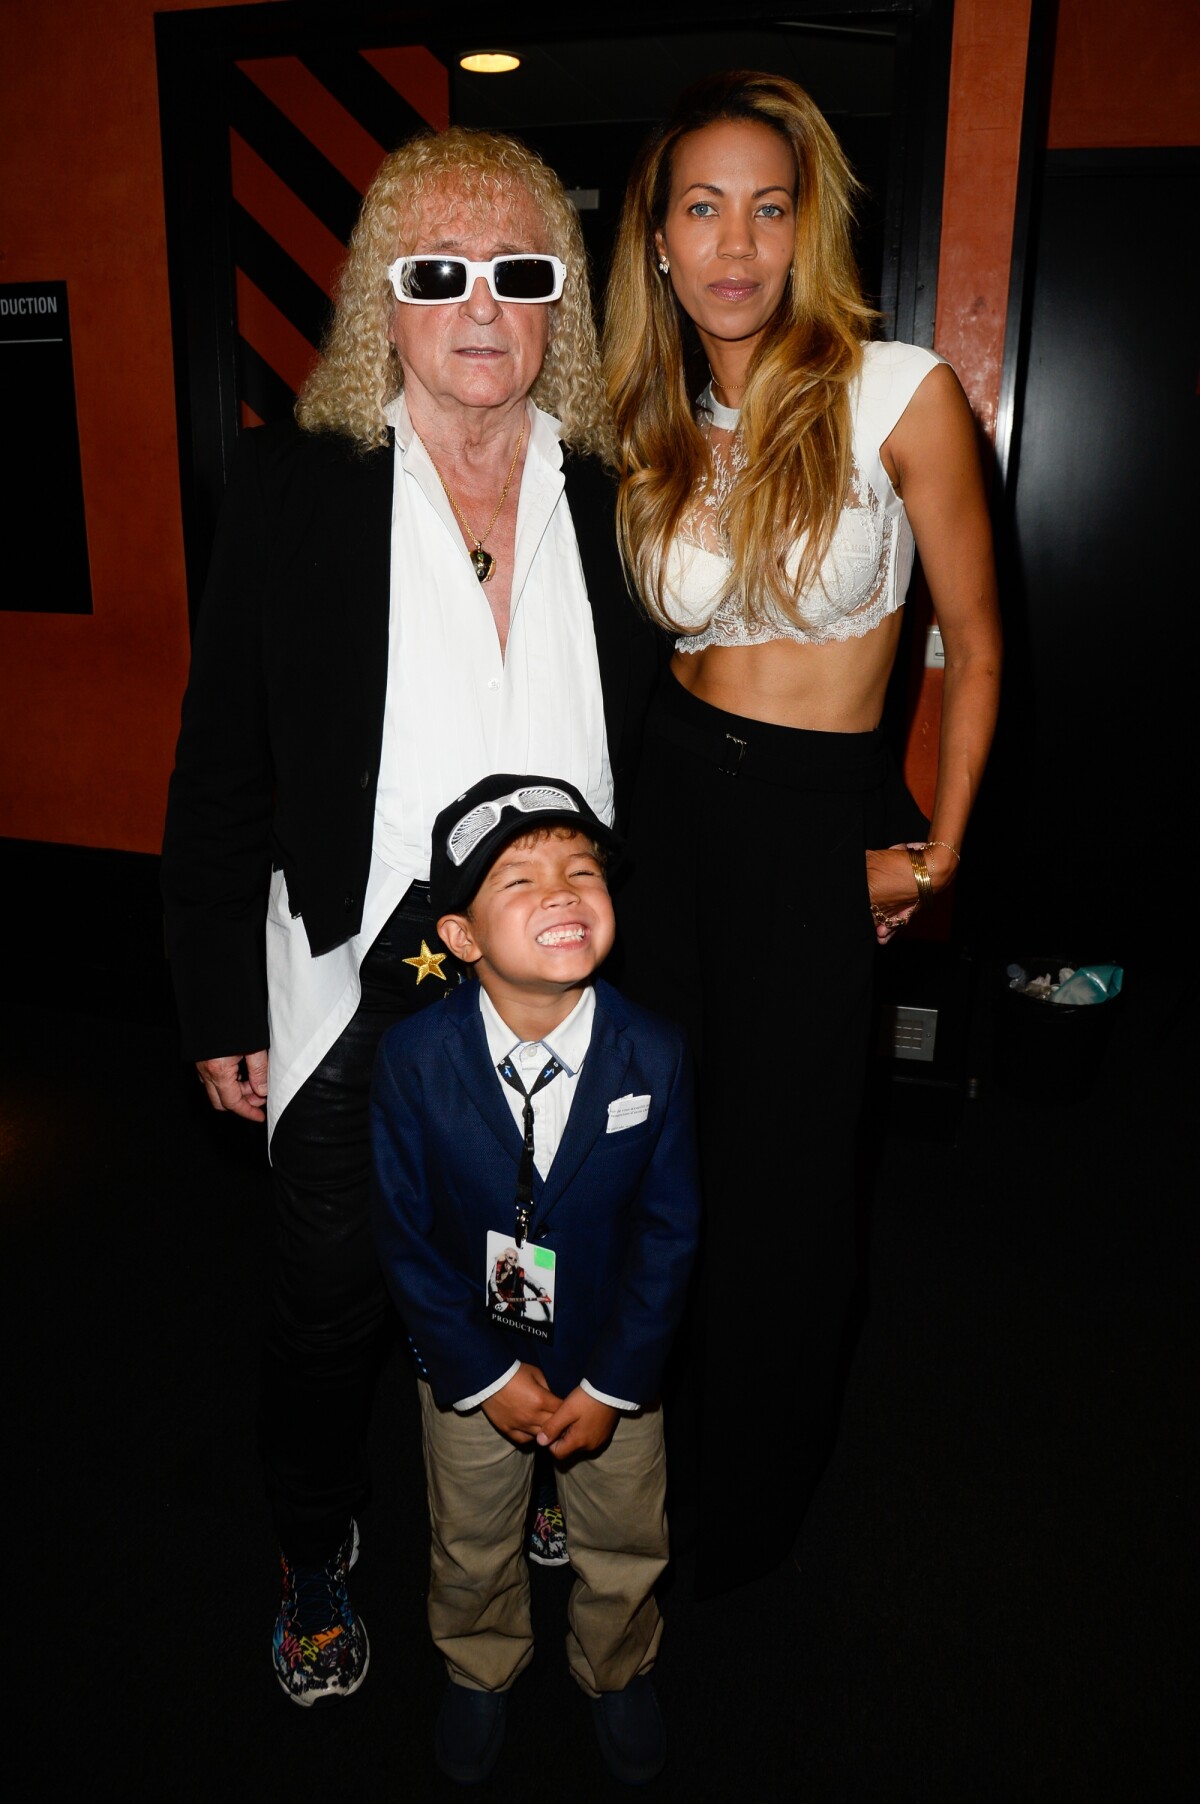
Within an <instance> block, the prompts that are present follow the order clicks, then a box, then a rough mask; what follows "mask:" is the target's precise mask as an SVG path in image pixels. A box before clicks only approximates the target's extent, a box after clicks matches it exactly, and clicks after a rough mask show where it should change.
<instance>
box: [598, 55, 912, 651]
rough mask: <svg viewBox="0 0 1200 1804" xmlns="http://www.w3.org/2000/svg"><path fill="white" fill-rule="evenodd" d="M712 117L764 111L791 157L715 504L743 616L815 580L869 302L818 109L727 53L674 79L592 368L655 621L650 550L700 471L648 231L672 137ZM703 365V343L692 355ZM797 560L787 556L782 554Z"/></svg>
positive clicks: (691, 337)
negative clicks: (777, 271) (774, 278)
mask: <svg viewBox="0 0 1200 1804" xmlns="http://www.w3.org/2000/svg"><path fill="white" fill-rule="evenodd" d="M721 120H748V121H752V122H754V123H757V124H760V125H765V126H767V127H768V128H769V129H770V130H771V131H773V132H776V133H778V134H779V135H780V136H781V137H783V138H784V139H785V140H786V141H787V143H788V144H789V145H790V146H791V150H792V154H793V156H794V158H795V162H796V178H797V180H796V243H795V249H794V251H793V253H792V267H791V277H790V281H789V283H788V287H787V290H786V292H785V294H784V296H783V298H782V300H781V302H780V305H779V309H778V312H777V313H776V315H775V317H774V319H772V320H771V321H770V323H769V324H768V325H767V327H766V329H765V330H764V332H763V335H762V338H761V340H760V341H759V343H758V345H757V346H756V348H755V351H754V354H753V357H752V358H751V361H750V366H749V370H748V373H747V377H746V390H745V395H744V397H743V401H742V408H741V422H740V423H741V430H742V439H743V445H744V449H745V453H746V467H745V469H744V470H743V471H742V472H741V473H740V475H739V476H738V477H737V479H736V481H735V483H734V487H733V490H732V493H731V494H730V497H729V500H728V503H727V504H726V507H725V511H724V515H723V521H722V524H723V530H724V533H725V536H726V539H727V542H728V546H729V551H730V556H731V561H732V571H731V574H730V578H729V582H728V584H727V585H726V591H725V592H726V594H727V595H729V596H736V597H737V599H738V603H739V605H740V607H741V609H742V611H743V614H744V617H745V618H746V620H747V621H748V622H750V623H755V622H756V621H758V620H760V619H762V618H763V616H764V614H765V613H769V612H770V611H771V609H775V610H778V612H779V613H781V614H782V615H783V616H784V617H785V618H786V619H788V620H790V621H792V622H793V623H794V624H795V625H797V626H800V627H803V626H804V624H805V623H804V620H803V616H802V614H801V612H800V607H799V600H798V598H799V597H800V596H801V595H803V594H804V593H805V592H806V591H807V590H808V589H810V588H811V587H812V586H813V585H814V583H816V582H817V581H818V580H819V572H820V569H821V565H822V563H823V562H824V559H825V556H826V554H827V552H828V550H829V545H830V542H831V540H832V538H833V533H834V530H835V528H836V526H837V522H838V516H839V514H840V513H841V510H842V508H843V507H844V505H845V502H846V496H847V492H848V490H849V486H850V478H851V466H852V462H853V459H852V452H851V438H852V425H853V423H852V420H851V415H850V398H849V391H850V385H851V383H852V382H853V380H854V378H855V377H856V376H857V375H858V373H859V371H860V369H861V367H862V342H861V341H862V340H863V339H864V338H866V337H867V336H868V334H869V331H870V327H871V322H872V321H873V320H874V319H875V317H876V316H875V314H874V313H873V312H872V310H871V309H870V308H869V307H868V306H867V305H866V304H865V302H864V301H863V298H862V289H861V286H860V283H859V276H858V269H857V266H856V264H855V261H854V253H853V249H852V244H851V226H852V221H853V213H852V203H853V199H854V196H855V194H856V192H857V190H858V187H859V184H858V182H857V180H856V178H855V176H854V174H853V172H852V171H851V169H850V166H849V164H848V163H847V161H846V158H845V156H844V154H843V152H842V148H841V146H840V144H839V143H838V141H837V138H836V137H835V136H834V133H833V130H832V128H831V127H830V126H829V124H828V122H827V121H826V119H825V117H824V115H823V114H822V113H821V112H820V110H819V109H818V107H817V106H816V104H815V102H814V101H813V100H811V99H810V98H809V96H808V95H807V94H806V93H805V92H804V90H803V88H800V87H798V86H797V85H796V83H795V82H792V81H788V80H787V79H786V78H785V77H783V76H780V75H766V74H760V73H758V72H755V71H752V70H744V69H735V70H729V71H726V72H724V73H722V74H719V75H712V76H708V77H707V78H706V79H705V80H703V81H700V82H696V83H694V84H693V86H692V87H690V88H688V89H686V90H685V91H684V93H683V94H681V95H680V97H679V100H678V101H677V103H676V106H675V110H674V112H673V113H672V115H671V118H670V119H669V120H668V121H667V122H666V124H665V125H663V126H662V127H660V128H659V130H658V131H657V132H656V133H655V134H654V135H653V137H652V138H651V139H650V140H649V142H648V143H647V144H646V145H645V146H644V147H643V150H642V153H641V156H640V158H639V161H638V163H637V165H636V167H635V169H634V172H633V174H632V176H631V177H630V181H629V187H628V190H627V192H626V196H625V203H624V209H623V211H622V215H621V223H620V227H619V230H618V235H617V241H616V247H615V250H614V253H613V259H612V272H611V275H610V278H609V284H608V294H607V301H606V309H605V334H604V344H605V369H606V374H607V384H608V395H609V400H610V402H611V404H612V409H613V414H614V420H615V431H616V443H617V467H618V471H619V473H620V476H621V486H620V498H619V502H618V514H617V525H618V533H619V536H620V541H621V551H622V555H623V557H624V559H625V562H626V566H627V568H628V569H629V571H630V573H631V576H632V579H633V582H634V585H635V587H636V589H637V591H638V593H639V594H640V596H641V597H642V601H643V604H644V605H645V606H646V608H647V610H648V611H649V612H650V614H651V615H652V616H653V617H654V618H655V619H657V620H658V621H659V622H660V623H661V624H663V625H665V626H668V627H671V626H674V625H675V623H674V622H673V621H672V620H671V617H670V614H669V612H668V610H667V608H666V605H665V602H664V597H663V583H664V573H665V566H666V552H667V547H668V546H669V544H670V542H671V540H672V538H674V537H675V535H676V534H677V532H678V530H679V527H680V524H681V522H682V520H683V517H684V515H685V513H686V512H687V510H688V507H689V505H690V504H691V503H692V502H693V500H694V497H695V495H696V492H697V490H698V489H699V487H700V485H701V484H702V483H703V482H704V481H705V480H706V479H707V477H708V475H709V453H708V446H707V442H706V440H705V439H704V437H703V435H702V433H701V432H700V429H699V427H698V426H697V424H696V419H695V415H694V412H693V401H692V398H691V394H690V393H689V387H690V385H689V368H688V366H689V363H691V364H693V365H694V363H695V356H694V353H695V351H696V349H697V348H698V344H699V341H698V339H697V337H696V333H695V328H694V327H693V326H692V325H691V322H690V321H689V320H688V319H687V316H686V315H685V314H684V313H683V310H682V308H681V307H680V305H679V302H678V301H677V300H676V298H675V295H674V292H673V290H672V288H671V286H670V283H669V282H666V281H664V280H663V279H662V277H661V276H660V275H659V274H658V271H657V264H658V251H657V249H656V247H655V241H654V235H655V232H656V231H657V230H658V229H659V228H660V227H661V226H662V225H663V224H664V222H665V219H666V214H667V207H668V205H669V202H670V195H671V166H672V158H673V155H674V151H675V147H676V145H677V144H678V143H679V141H680V139H681V138H683V137H684V136H685V135H686V134H687V133H689V132H695V131H700V130H702V129H703V127H704V126H706V125H713V124H715V123H717V122H718V121H721ZM700 367H701V368H703V359H702V358H701V359H700ZM798 546H799V560H798V565H797V564H796V563H792V564H791V566H790V568H789V557H792V558H794V557H795V556H796V551H797V547H798Z"/></svg>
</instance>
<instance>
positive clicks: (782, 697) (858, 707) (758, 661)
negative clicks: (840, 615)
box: [671, 611, 901, 733]
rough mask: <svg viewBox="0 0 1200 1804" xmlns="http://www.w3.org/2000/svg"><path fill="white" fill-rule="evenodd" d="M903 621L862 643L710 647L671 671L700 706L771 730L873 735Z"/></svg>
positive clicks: (679, 658)
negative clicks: (766, 725) (768, 725)
mask: <svg viewBox="0 0 1200 1804" xmlns="http://www.w3.org/2000/svg"><path fill="white" fill-rule="evenodd" d="M900 620H901V616H900V613H899V612H898V611H897V612H896V613H894V614H889V615H888V616H887V618H886V619H885V620H883V621H881V622H880V624H879V625H878V626H877V627H875V628H874V629H873V630H872V631H871V632H869V633H866V634H865V635H864V636H863V637H862V638H861V639H845V640H842V641H840V642H839V643H836V644H832V645H797V644H796V643H795V641H794V640H790V639H773V640H771V641H770V643H769V644H766V645H736V646H734V645H709V646H706V647H705V649H704V650H703V651H698V652H679V651H677V652H676V653H675V655H674V657H673V658H672V659H671V670H672V672H673V674H674V676H675V678H676V681H677V682H679V683H681V684H682V685H683V687H684V688H685V689H686V690H688V692H689V693H690V694H691V695H694V696H695V697H696V700H697V701H701V702H707V703H708V704H709V706H710V707H713V708H722V709H723V710H724V711H725V713H727V714H740V715H742V716H743V718H744V719H746V720H762V721H769V722H770V723H771V724H772V725H773V726H779V727H803V728H806V729H807V730H808V731H810V732H816V733H869V732H871V731H872V729H873V728H875V727H877V726H878V725H879V723H880V720H881V719H882V718H883V703H884V697H885V695H886V693H887V686H888V679H889V677H890V676H891V674H892V665H893V664H894V663H895V660H896V647H897V645H898V643H899V639H900Z"/></svg>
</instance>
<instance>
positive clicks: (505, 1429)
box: [483, 1361, 617, 1460]
mask: <svg viewBox="0 0 1200 1804" xmlns="http://www.w3.org/2000/svg"><path fill="white" fill-rule="evenodd" d="M483 1413H484V1414H485V1415H486V1417H487V1419H488V1421H489V1422H490V1423H491V1424H492V1427H493V1428H496V1429H499V1431H500V1433H501V1434H502V1435H504V1436H505V1437H506V1439H508V1440H510V1441H512V1442H513V1443H514V1444H515V1445H516V1446H518V1447H521V1446H524V1445H525V1443H526V1442H527V1441H536V1442H537V1444H538V1446H539V1447H546V1448H548V1449H549V1451H550V1452H551V1453H552V1454H553V1455H554V1458H555V1459H558V1460H562V1459H569V1458H570V1457H571V1455H572V1454H573V1453H596V1452H598V1451H599V1450H600V1448H601V1447H607V1445H608V1443H609V1441H610V1440H611V1439H612V1434H613V1429H614V1428H615V1427H616V1424H617V1411H616V1410H615V1409H613V1408H612V1407H611V1406H610V1405H609V1404H607V1403H601V1402H600V1401H599V1400H598V1398H596V1397H590V1396H589V1395H588V1393H587V1392H586V1391H585V1390H584V1389H583V1387H582V1386H581V1385H578V1384H577V1385H576V1386H575V1389H574V1390H573V1391H570V1392H568V1394H567V1396H566V1398H565V1399H563V1398H561V1397H556V1396H555V1394H554V1392H553V1391H552V1390H551V1389H550V1386H549V1385H548V1384H547V1383H546V1380H545V1377H544V1376H543V1374H542V1372H541V1371H540V1370H539V1369H538V1367H537V1366H534V1365H529V1364H528V1363H526V1362H525V1361H522V1363H521V1365H520V1366H519V1367H518V1369H517V1370H516V1371H515V1372H514V1373H513V1375H512V1377H511V1378H510V1379H509V1381H508V1383H507V1384H505V1385H502V1386H501V1387H500V1389H499V1390H498V1391H495V1392H493V1394H492V1395H491V1396H490V1397H488V1398H486V1399H485V1401H484V1404H483Z"/></svg>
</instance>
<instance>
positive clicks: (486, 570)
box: [471, 545, 496, 583]
mask: <svg viewBox="0 0 1200 1804" xmlns="http://www.w3.org/2000/svg"><path fill="white" fill-rule="evenodd" d="M471 562H472V563H473V564H474V566H475V574H476V576H477V577H478V578H479V580H480V582H481V583H486V582H488V581H490V579H491V575H492V572H493V570H495V568H496V560H495V558H494V557H493V556H492V554H491V552H490V551H485V550H484V549H483V546H482V545H476V547H475V549H474V551H473V552H472V553H471Z"/></svg>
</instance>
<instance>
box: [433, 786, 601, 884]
mask: <svg viewBox="0 0 1200 1804" xmlns="http://www.w3.org/2000/svg"><path fill="white" fill-rule="evenodd" d="M506 808H516V809H518V810H519V811H520V813H522V814H578V813H579V804H578V802H576V800H575V798H574V796H571V795H568V793H567V791H566V790H565V789H553V788H551V787H550V786H549V785H548V784H537V785H529V784H526V785H525V786H524V787H523V788H521V789H514V790H513V792H512V794H511V795H506V796H497V797H496V798H495V799H494V800H493V801H490V802H477V803H476V805H475V807H474V808H472V809H471V810H470V812H469V813H467V814H464V815H463V817H462V819H461V820H459V821H456V822H455V823H454V825H453V827H451V829H450V831H449V833H448V834H447V836H446V855H447V857H448V858H449V860H450V862H451V864H453V865H463V864H465V863H466V861H467V859H468V858H469V857H470V856H471V854H472V852H473V851H474V850H475V848H476V846H477V845H478V844H479V842H480V840H481V839H483V838H484V837H485V835H486V834H488V833H490V832H491V831H492V828H493V827H497V826H499V824H500V817H501V815H502V814H503V813H504V810H505V809H506Z"/></svg>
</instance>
